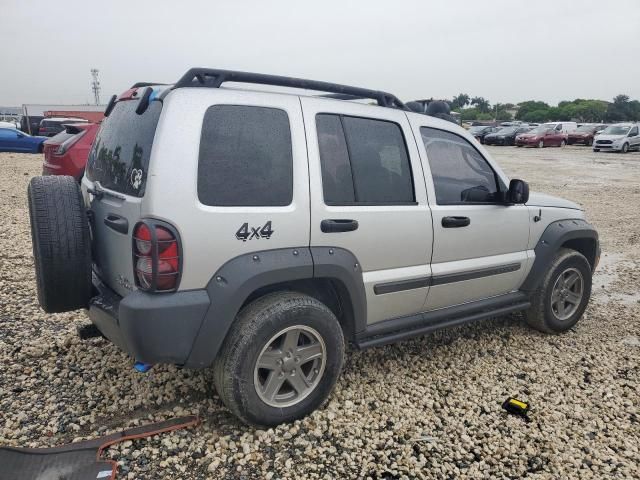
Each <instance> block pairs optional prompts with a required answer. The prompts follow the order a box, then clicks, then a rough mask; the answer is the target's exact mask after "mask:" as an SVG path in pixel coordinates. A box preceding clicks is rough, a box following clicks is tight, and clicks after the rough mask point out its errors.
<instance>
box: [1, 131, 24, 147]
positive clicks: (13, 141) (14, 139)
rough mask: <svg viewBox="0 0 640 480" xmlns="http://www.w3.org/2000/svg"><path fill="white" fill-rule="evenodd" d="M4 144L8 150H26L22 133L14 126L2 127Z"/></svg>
mask: <svg viewBox="0 0 640 480" xmlns="http://www.w3.org/2000/svg"><path fill="white" fill-rule="evenodd" d="M2 131H3V134H2V144H3V145H4V148H5V149H6V151H8V152H21V151H23V150H24V145H23V139H22V138H21V135H22V133H21V132H19V131H18V130H14V129H12V128H4V129H2Z"/></svg>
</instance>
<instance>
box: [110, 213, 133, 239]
mask: <svg viewBox="0 0 640 480" xmlns="http://www.w3.org/2000/svg"><path fill="white" fill-rule="evenodd" d="M104 224H105V225H106V226H107V227H109V228H111V229H112V230H115V231H116V232H119V233H124V234H125V235H126V234H127V233H129V220H127V219H126V218H124V217H121V216H120V215H116V214H114V213H109V214H108V215H107V217H106V218H105V219H104Z"/></svg>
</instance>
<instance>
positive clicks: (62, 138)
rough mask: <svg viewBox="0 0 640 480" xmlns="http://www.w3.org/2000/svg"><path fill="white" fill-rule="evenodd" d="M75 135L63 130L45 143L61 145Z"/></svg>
mask: <svg viewBox="0 0 640 480" xmlns="http://www.w3.org/2000/svg"><path fill="white" fill-rule="evenodd" d="M74 135H76V134H75V133H67V132H66V131H65V130H63V131H62V132H60V133H58V134H57V135H54V136H53V137H51V138H50V139H49V140H47V142H49V143H63V142H64V141H65V140H69V139H70V138H71V137H73V136H74Z"/></svg>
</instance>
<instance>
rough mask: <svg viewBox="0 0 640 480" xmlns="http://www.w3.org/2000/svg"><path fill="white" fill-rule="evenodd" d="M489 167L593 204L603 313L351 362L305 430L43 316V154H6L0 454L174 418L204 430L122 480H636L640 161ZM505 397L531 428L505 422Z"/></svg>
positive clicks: (66, 319)
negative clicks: (34, 247) (259, 416)
mask: <svg viewBox="0 0 640 480" xmlns="http://www.w3.org/2000/svg"><path fill="white" fill-rule="evenodd" d="M492 153H493V154H494V155H495V156H496V157H497V159H498V160H499V161H500V163H501V164H502V165H503V166H504V167H505V169H506V170H507V171H508V172H509V173H510V174H511V175H512V176H517V177H519V178H523V179H526V180H528V181H530V183H531V185H532V189H534V190H538V191H543V192H546V193H551V194H556V195H561V196H564V197H566V198H569V199H572V200H574V201H577V202H579V203H581V204H583V205H584V206H585V207H586V208H587V211H588V217H589V219H590V220H591V221H592V222H593V223H594V224H595V225H596V226H597V228H598V229H599V231H600V234H601V237H602V246H603V251H604V252H605V254H604V257H603V260H602V265H601V267H600V268H599V270H598V272H597V274H596V277H595V284H596V287H595V288H594V298H593V301H592V303H591V305H590V306H589V308H588V309H587V312H586V314H585V316H584V318H583V320H582V321H581V322H580V323H579V324H578V325H577V327H576V328H575V329H574V330H572V331H571V332H568V333H567V334H564V335H561V336H548V335H543V334H540V333H537V332H534V331H531V330H530V329H528V328H527V327H526V326H525V325H524V324H523V322H522V320H521V318H520V317H519V316H511V317H507V318H501V319H495V320H491V321H487V322H483V323H479V324H474V325H469V326H466V327H462V328H458V329H455V330H450V331H446V332H438V333H436V334H433V335H429V336H427V337H424V338H420V339H415V340H412V341H407V342H403V343H401V344H397V345H392V346H387V347H382V348H376V349H371V350H367V351H364V352H360V351H351V352H349V354H348V355H347V361H346V365H345V368H344V373H343V375H342V377H341V379H340V380H339V382H338V385H337V388H336V390H335V392H334V394H333V395H332V396H331V398H330V401H329V402H328V403H327V405H326V406H325V407H324V408H322V409H320V410H318V411H316V412H315V413H313V414H312V415H310V416H309V417H308V418H306V419H304V420H303V421H298V422H296V423H295V424H292V425H282V426H280V427H278V428H275V429H269V430H257V429H255V428H252V427H247V426H244V425H242V424H240V423H239V422H238V421H237V420H236V419H235V418H234V417H233V416H231V415H230V414H229V413H227V411H226V410H225V409H224V408H223V407H222V405H221V404H220V402H219V400H218V398H217V396H216V395H215V392H214V391H213V390H212V389H211V387H209V386H208V382H207V376H208V373H207V372H197V371H184V370H179V369H177V368H175V367H171V366H160V367H156V368H154V369H153V370H151V371H150V372H149V373H148V374H145V375H142V374H138V373H136V372H134V370H133V369H132V360H131V359H129V358H127V357H126V356H125V355H124V354H122V353H121V352H119V351H118V350H117V349H116V348H115V347H113V346H112V345H110V344H109V343H107V342H106V341H104V340H100V339H93V340H89V341H85V342H82V341H80V340H79V339H78V337H77V335H76V328H77V327H78V326H80V325H84V324H86V323H87V321H88V320H87V318H86V315H85V313H84V312H73V313H68V314H58V315H45V314H44V313H43V312H41V311H40V310H39V308H38V306H37V303H36V294H35V285H34V274H33V259H32V254H31V242H30V237H29V230H28V228H29V220H28V212H27V203H26V187H27V183H28V181H29V178H30V177H31V176H33V175H37V174H38V173H39V171H40V169H41V162H42V157H41V156H40V155H17V154H6V153H5V154H0V166H1V168H2V173H1V174H0V222H1V228H0V362H1V364H2V366H3V368H2V373H0V445H15V446H18V445H19V446H38V447H42V446H52V445H56V444H60V443H64V442H70V441H73V440H77V439H81V438H87V437H92V436H96V435H100V434H103V433H106V432H112V431H116V430H120V429H123V428H126V427H129V426H133V425H137V424H140V423H144V422H147V421H151V420H163V419H166V418H169V417H172V416H175V415H185V414H198V415H200V416H201V417H202V419H203V424H202V425H201V426H200V427H198V428H196V429H191V430H183V431H177V432H174V433H171V434H165V435H161V436H158V437H154V438H152V439H148V440H138V441H134V442H125V443H124V444H121V445H119V446H117V447H113V448H111V449H109V450H108V452H107V454H108V455H109V456H110V457H111V458H113V459H115V460H117V461H118V462H119V464H120V471H121V473H120V476H119V478H132V479H133V478H135V479H142V478H152V479H159V478H171V479H184V480H186V479H195V478H246V479H253V478H273V479H277V478H373V479H375V478H522V477H528V478H554V479H555V478H567V479H573V478H605V477H610V478H639V477H640V413H639V410H638V403H639V402H640V400H639V399H638V393H639V392H640V389H639V386H638V385H639V377H640V374H639V373H640V372H639V367H638V365H639V361H640V322H639V320H640V303H639V301H640V295H639V292H640V268H639V266H640V228H639V227H640V219H639V217H638V208H639V207H640V154H637V153H634V154H628V155H626V156H622V155H615V154H593V153H592V152H590V150H589V149H587V148H580V147H566V148H564V149H559V148H548V149H544V150H535V149H534V150H525V149H516V148H500V147H495V148H493V149H492ZM510 395H515V396H518V397H520V398H523V399H525V400H528V401H530V402H531V405H532V412H531V415H530V416H531V420H532V421H531V422H530V423H526V422H524V421H523V420H522V419H520V418H517V417H513V416H508V415H506V414H505V413H504V411H502V410H501V408H500V404H501V403H502V401H503V400H504V399H505V398H506V397H507V396H510Z"/></svg>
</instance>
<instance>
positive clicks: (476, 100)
mask: <svg viewBox="0 0 640 480" xmlns="http://www.w3.org/2000/svg"><path fill="white" fill-rule="evenodd" d="M471 105H475V107H476V108H477V109H478V111H479V112H480V113H489V112H490V111H491V104H490V103H489V100H486V99H485V98H484V97H473V98H472V99H471Z"/></svg>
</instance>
